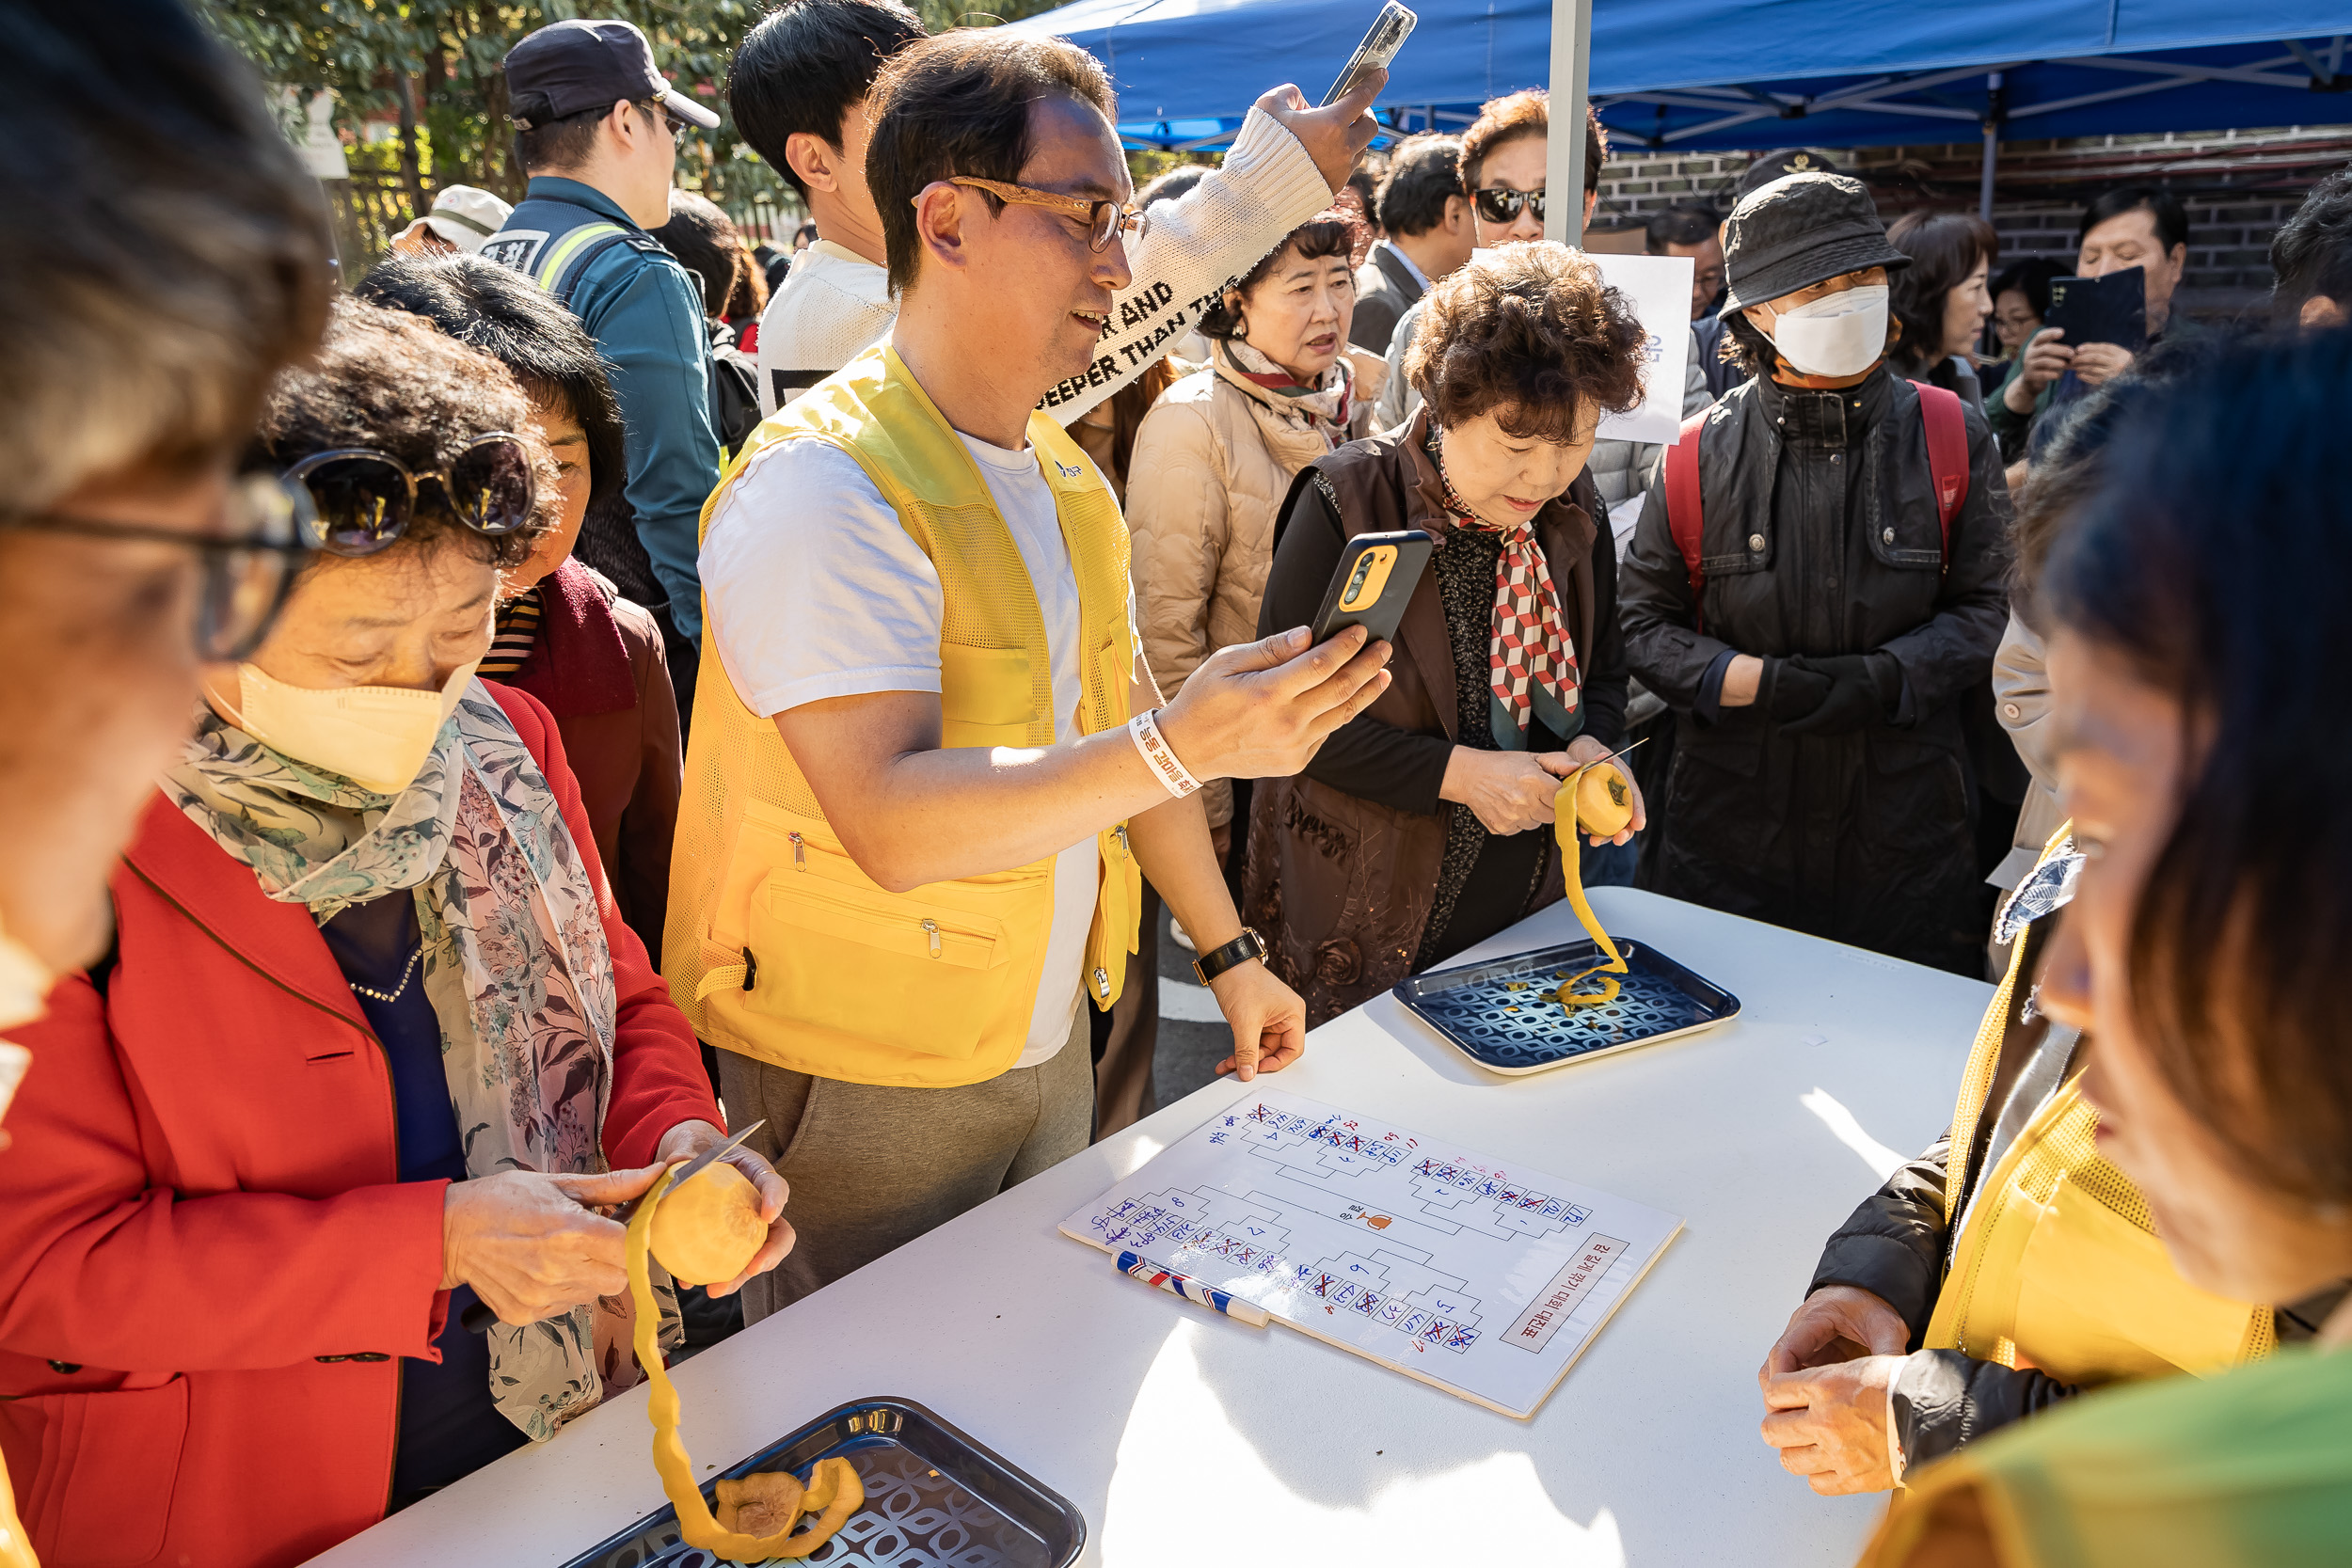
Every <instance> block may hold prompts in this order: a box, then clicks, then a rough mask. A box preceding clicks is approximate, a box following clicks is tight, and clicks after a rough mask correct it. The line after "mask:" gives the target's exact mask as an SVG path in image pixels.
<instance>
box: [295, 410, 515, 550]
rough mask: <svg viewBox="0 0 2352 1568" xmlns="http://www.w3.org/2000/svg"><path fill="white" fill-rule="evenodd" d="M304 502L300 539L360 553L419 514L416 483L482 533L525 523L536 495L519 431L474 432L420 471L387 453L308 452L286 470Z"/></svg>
mask: <svg viewBox="0 0 2352 1568" xmlns="http://www.w3.org/2000/svg"><path fill="white" fill-rule="evenodd" d="M286 478H287V479H288V480H290V481H293V482H294V483H298V484H300V485H301V486H302V488H303V489H304V490H305V491H306V492H307V493H308V495H309V498H310V519H309V523H308V526H307V528H306V530H305V540H306V542H307V543H308V544H309V545H310V547H311V548H313V549H319V550H324V551H326V553H327V554H328V555H341V556H366V555H373V554H375V553H376V552H377V551H378V550H382V549H385V548H388V547H389V546H391V545H392V544H393V543H394V542H396V541H397V540H398V539H399V538H400V536H401V535H402V534H404V533H405V532H406V531H408V525H409V523H410V522H411V521H413V520H414V519H415V517H416V514H417V490H418V487H419V485H421V483H425V482H427V481H430V482H432V483H435V484H437V485H439V486H440V488H441V494H442V496H443V497H444V498H445V499H446V500H447V502H448V505H449V510H450V513H451V515H453V516H454V517H455V518H456V519H457V521H458V522H459V523H461V524H463V525H464V526H465V527H467V528H469V529H471V530H472V531H474V532H476V533H479V534H482V535H483V536H485V538H491V539H497V538H501V537H502V536H504V535H506V534H509V533H514V532H516V531H519V530H521V529H523V528H526V527H528V526H529V525H530V523H531V518H532V504H533V502H534V500H535V499H536V495H535V491H534V489H533V486H532V474H531V450H530V448H528V447H527V446H525V445H524V444H523V439H522V437H521V436H512V435H509V434H508V433H506V432H505V431H502V430H494V431H492V432H490V433H489V434H488V435H486V436H475V437H474V438H473V439H472V440H470V441H469V442H467V443H466V445H465V447H464V449H463V450H462V451H459V452H458V454H457V456H456V457H455V458H454V459H453V460H452V461H451V463H450V465H449V467H446V468H434V469H428V470H426V471H425V472H422V473H418V472H414V471H412V470H411V469H410V468H409V467H408V466H407V465H406V464H405V463H403V462H402V461H401V460H400V459H399V458H397V457H394V456H392V455H391V454H390V453H389V452H381V451H371V450H369V449H368V448H365V447H342V448H338V449H337V450H335V451H321V452H313V453H312V454H311V455H310V456H309V457H306V458H304V459H302V461H300V462H299V463H296V464H295V465H294V467H290V468H288V469H287V470H286Z"/></svg>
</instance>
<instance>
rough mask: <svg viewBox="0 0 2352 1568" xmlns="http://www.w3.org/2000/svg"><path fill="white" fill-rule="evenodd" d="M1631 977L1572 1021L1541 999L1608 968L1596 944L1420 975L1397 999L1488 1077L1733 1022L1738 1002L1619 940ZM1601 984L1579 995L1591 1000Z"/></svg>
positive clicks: (1591, 980) (1638, 945)
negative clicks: (1574, 978)
mask: <svg viewBox="0 0 2352 1568" xmlns="http://www.w3.org/2000/svg"><path fill="white" fill-rule="evenodd" d="M1616 942H1617V951H1618V952H1619V953H1621V954H1623V955H1624V956H1625V961H1626V965H1627V967H1628V968H1629V970H1630V971H1631V973H1630V974H1619V975H1616V976H1615V977H1614V978H1615V979H1616V981H1617V996H1616V1000H1614V1001H1613V1002H1609V1003H1605V1004H1603V1005H1602V1006H1597V1007H1578V1008H1576V1009H1574V1010H1573V1011H1570V1010H1569V1009H1567V1008H1564V1007H1562V1006H1560V1005H1559V1004H1558V1003H1556V1002H1547V1001H1545V1000H1544V999H1543V993H1544V992H1546V991H1549V990H1556V989H1558V987H1559V985H1560V982H1561V981H1562V980H1565V979H1566V978H1567V977H1568V976H1570V975H1573V974H1576V973H1578V972H1579V971H1580V970H1585V969H1590V968H1591V967H1592V966H1593V965H1595V964H1597V963H1605V962H1607V961H1608V956H1607V955H1606V954H1604V953H1602V952H1601V950H1600V947H1599V945H1598V944H1597V943H1596V942H1589V941H1588V942H1568V943H1565V945H1563V946H1559V947H1539V948H1537V949H1536V950H1535V951H1534V952H1533V953H1515V954H1513V955H1511V956H1510V957H1509V958H1490V959H1488V960H1487V961H1486V962H1485V963H1481V964H1470V965H1469V966H1467V967H1465V968H1462V969H1441V970H1438V971H1436V972H1434V973H1432V974H1416V975H1414V976H1413V977H1412V978H1411V979H1409V980H1406V981H1405V982H1403V983H1402V984H1400V985H1399V986H1398V987H1397V988H1396V999H1397V1000H1398V1001H1399V1002H1402V1003H1404V1004H1405V1006H1406V1007H1407V1008H1409V1009H1410V1010H1411V1011H1413V1012H1414V1013H1416V1014H1418V1015H1419V1016H1420V1017H1421V1019H1422V1022H1425V1023H1427V1024H1428V1025H1429V1026H1430V1027H1431V1028H1432V1029H1435V1030H1436V1031H1437V1032H1438V1034H1439V1035H1442V1036H1443V1037H1445V1041H1446V1043H1447V1044H1448V1045H1451V1046H1453V1047H1454V1049H1455V1050H1456V1051H1459V1052H1460V1053H1462V1054H1463V1055H1465V1056H1468V1057H1469V1058H1470V1060H1471V1061H1473V1062H1476V1063H1477V1064H1478V1065H1479V1066H1480V1067H1483V1068H1485V1069H1486V1070H1487V1071H1489V1072H1507V1073H1525V1072H1542V1071H1544V1070H1546V1069H1549V1068H1556V1067H1565V1066H1566V1065H1567V1064H1568V1063H1570V1062H1589V1061H1591V1060H1592V1059H1593V1058H1594V1057H1596V1056H1605V1055H1607V1054H1609V1053H1611V1052H1613V1051H1624V1050H1626V1049H1628V1048H1629V1047H1632V1046H1636V1045H1648V1044H1651V1043H1652V1042H1654V1041H1657V1040H1665V1039H1672V1038H1674V1037H1676V1036H1677V1035H1688V1034H1692V1033H1694V1032H1696V1031H1698V1030H1701V1029H1706V1028H1709V1027H1711V1026H1713V1025H1715V1024H1718V1023H1721V1022H1724V1020H1725V1019H1728V1018H1736V1017H1738V1016H1739V1013H1740V999H1739V998H1738V997H1736V996H1734V995H1732V994H1731V992H1729V991H1727V990H1724V989H1723V988H1722V987H1721V986H1718V985H1716V984H1715V983H1714V982H1713V981H1711V980H1708V979H1705V978H1703V977H1702V976H1700V975H1697V974H1692V972H1691V971H1689V970H1687V969H1685V968H1683V967H1682V966H1681V965H1680V964H1678V963H1677V962H1675V961H1674V959H1672V958H1668V957H1666V955H1664V954H1663V953H1661V952H1660V951H1658V949H1656V948H1655V947H1652V946H1650V945H1649V944H1648V943H1646V942H1628V941H1627V940H1626V939H1625V938H1623V937H1619V938H1617V939H1616ZM1598 979H1599V976H1598V975H1593V976H1589V977H1587V978H1586V979H1585V981H1584V982H1583V986H1582V988H1581V989H1583V990H1597V984H1596V982H1597V980H1598Z"/></svg>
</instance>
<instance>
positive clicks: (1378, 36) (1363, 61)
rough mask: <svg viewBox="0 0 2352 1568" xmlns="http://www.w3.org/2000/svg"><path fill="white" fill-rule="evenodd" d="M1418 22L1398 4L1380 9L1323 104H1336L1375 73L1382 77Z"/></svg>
mask: <svg viewBox="0 0 2352 1568" xmlns="http://www.w3.org/2000/svg"><path fill="white" fill-rule="evenodd" d="M1420 20H1421V18H1419V17H1417V16H1415V15H1414V14H1413V13H1412V12H1411V11H1408V10H1406V8H1404V7H1403V6H1400V5H1398V4H1397V3H1396V0H1389V3H1388V4H1387V5H1385V6H1383V7H1381V8H1380V14H1379V15H1378V16H1375V17H1374V18H1373V19H1372V26H1371V27H1370V28H1369V29H1367V30H1366V32H1365V33H1364V37H1363V41H1362V42H1360V43H1359V44H1357V45H1356V53H1355V54H1353V55H1349V56H1348V59H1347V64H1346V65H1345V66H1343V67H1342V68H1341V71H1340V75H1339V80H1338V81H1336V82H1333V83H1332V84H1331V90H1330V91H1329V92H1327V93H1325V94H1324V95H1323V102H1324V103H1326V104H1331V103H1338V102H1339V101H1340V100H1341V99H1343V98H1345V97H1346V96H1347V95H1348V94H1349V93H1350V92H1353V91H1354V90H1355V89H1356V88H1357V87H1359V85H1360V84H1361V83H1362V82H1363V80H1364V78H1366V77H1367V76H1369V75H1371V74H1372V73H1373V72H1374V71H1379V72H1380V73H1381V74H1382V75H1383V77H1384V78H1385V76H1386V75H1387V72H1388V69H1389V62H1390V61H1391V60H1393V59H1395V58H1396V53H1397V51H1398V50H1400V49H1402V48H1404V47H1405V40H1406V39H1407V38H1409V37H1411V36H1412V32H1413V25H1414V24H1415V23H1417V22H1419V21H1420Z"/></svg>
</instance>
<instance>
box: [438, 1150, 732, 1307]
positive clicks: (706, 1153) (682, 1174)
mask: <svg viewBox="0 0 2352 1568" xmlns="http://www.w3.org/2000/svg"><path fill="white" fill-rule="evenodd" d="M767 1125H768V1118H767V1117H760V1118H759V1120H757V1121H755V1122H753V1123H752V1124H751V1125H750V1126H749V1127H746V1128H744V1129H743V1131H741V1132H738V1133H736V1134H735V1136H733V1137H731V1138H729V1139H728V1140H727V1141H726V1142H724V1143H723V1144H720V1145H718V1146H716V1147H715V1148H707V1149H705V1150H703V1152H701V1153H700V1154H697V1155H695V1156H694V1157H693V1158H692V1159H691V1160H689V1161H687V1162H686V1164H683V1165H680V1166H679V1167H678V1169H677V1174H676V1175H675V1176H673V1177H671V1178H670V1186H671V1187H673V1188H675V1187H682V1186H684V1185H685V1184H686V1183H687V1182H689V1181H691V1180H693V1179H694V1177H695V1176H696V1175H698V1174H699V1173H700V1172H701V1170H702V1168H703V1167H704V1166H705V1165H707V1164H710V1163H711V1162H712V1161H713V1160H718V1159H723V1158H724V1157H725V1156H726V1155H727V1154H728V1153H730V1152H731V1151H733V1150H734V1149H736V1148H739V1147H741V1145H742V1142H743V1140H744V1139H745V1138H748V1137H750V1136H751V1135H752V1134H753V1133H755V1132H758V1131H759V1130H760V1129H761V1128H763V1127H765V1126H767ZM665 1190H667V1189H665ZM644 1201H645V1199H644V1195H643V1194H640V1195H639V1196H636V1197H632V1198H630V1199H629V1200H628V1202H627V1203H624V1204H622V1205H621V1206H620V1207H619V1208H618V1209H615V1210H614V1211H612V1218H613V1220H614V1221H615V1222H616V1223H618V1224H621V1225H627V1224H628V1222H629V1220H630V1218H631V1217H632V1216H634V1215H635V1214H636V1212H637V1210H638V1207H639V1205H641V1204H643V1203H644ZM498 1321H499V1315H498V1313H497V1312H496V1311H495V1310H493V1309H492V1307H490V1305H489V1304H488V1303H487V1302H481V1301H477V1302H475V1303H474V1304H473V1305H472V1306H471V1307H467V1308H466V1315H465V1316H464V1317H462V1318H460V1319H458V1320H457V1323H458V1326H459V1327H461V1328H463V1329H464V1330H465V1331H466V1332H467V1333H469V1334H481V1333H484V1332H485V1331H486V1330H487V1329H488V1328H489V1326H490V1325H491V1324H492V1323H496V1322H498Z"/></svg>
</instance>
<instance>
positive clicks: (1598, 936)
mask: <svg viewBox="0 0 2352 1568" xmlns="http://www.w3.org/2000/svg"><path fill="white" fill-rule="evenodd" d="M1551 810H1552V821H1551V831H1552V832H1553V833H1554V834H1555V835H1557V836H1558V838H1559V840H1560V872H1561V875H1562V876H1564V877H1565V878H1566V879H1567V883H1568V907H1569V908H1570V909H1572V910H1574V911H1576V918H1577V919H1578V920H1579V921H1580V922H1581V923H1582V925H1583V927H1584V932H1585V934H1586V935H1587V936H1589V937H1591V938H1592V939H1593V942H1594V943H1595V944H1596V945H1597V946H1598V947H1599V948H1600V950H1601V951H1602V952H1604V953H1606V954H1608V955H1609V961H1608V962H1607V963H1605V964H1595V965H1594V966H1593V967H1592V968H1590V969H1588V970H1585V971H1583V972H1582V973H1581V974H1573V975H1570V976H1569V977H1568V978H1566V979H1565V980H1563V981H1561V982H1560V989H1559V990H1555V991H1548V992H1546V993H1545V995H1546V998H1547V1000H1549V1001H1552V1002H1557V1003H1559V1004H1560V1006H1563V1007H1593V1006H1599V1005H1600V1004H1602V1003H1604V1002H1614V1001H1615V1000H1616V999H1617V982H1616V981H1614V980H1613V979H1611V978H1609V976H1610V975H1613V974H1626V973H1628V972H1627V969H1626V964H1625V958H1623V956H1621V955H1620V954H1619V953H1618V952H1617V944H1616V943H1615V942H1612V941H1610V940H1609V933H1608V932H1607V931H1604V930H1602V929H1601V928H1600V921H1599V920H1598V919H1597V918H1596V917H1595V915H1594V914H1593V906H1592V904H1591V902H1590V901H1589V900H1588V899H1586V898H1585V896H1584V876H1583V871H1582V868H1581V860H1582V852H1583V840H1582V839H1581V837H1580V836H1579V835H1580V834H1581V833H1598V834H1600V835H1601V836H1602V837H1604V838H1613V837H1615V836H1616V835H1617V834H1618V833H1621V832H1624V831H1625V829H1626V826H1627V825H1628V824H1629V823H1630V822H1631V821H1632V820H1633V789H1632V785H1630V784H1628V783H1627V782H1626V776H1625V775H1624V774H1623V773H1621V772H1619V771H1618V770H1617V768H1616V765H1615V764H1614V763H1609V762H1596V763H1591V764H1589V765H1587V766H1585V767H1583V768H1578V769H1577V770H1576V771H1575V772H1573V773H1571V774H1569V775H1568V776H1567V777H1566V778H1565V779H1563V780H1561V781H1560V793H1559V794H1558V795H1556V796H1555V797H1553V799H1552V807H1551ZM1591 974H1598V975H1601V976H1602V978H1601V982H1600V984H1601V989H1600V990H1595V991H1580V990H1577V989H1576V986H1577V982H1579V981H1581V980H1582V979H1583V978H1585V976H1586V975H1591Z"/></svg>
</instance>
